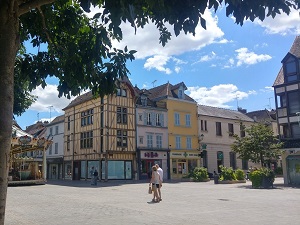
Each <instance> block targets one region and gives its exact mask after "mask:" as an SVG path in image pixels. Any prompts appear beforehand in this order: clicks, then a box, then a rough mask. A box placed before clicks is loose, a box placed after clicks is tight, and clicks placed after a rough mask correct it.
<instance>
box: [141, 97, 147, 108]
mask: <svg viewBox="0 0 300 225" xmlns="http://www.w3.org/2000/svg"><path fill="white" fill-rule="evenodd" d="M141 103H142V106H147V97H146V96H145V95H142V96H141Z"/></svg>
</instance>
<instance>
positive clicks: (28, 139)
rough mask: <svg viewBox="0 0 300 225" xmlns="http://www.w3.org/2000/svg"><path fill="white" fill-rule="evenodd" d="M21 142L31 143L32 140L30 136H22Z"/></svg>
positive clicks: (24, 143) (23, 143) (22, 143)
mask: <svg viewBox="0 0 300 225" xmlns="http://www.w3.org/2000/svg"><path fill="white" fill-rule="evenodd" d="M19 142H20V144H21V145H27V144H28V143H30V142H31V137H29V136H27V135H26V136H21V137H19Z"/></svg>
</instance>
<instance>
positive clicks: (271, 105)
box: [268, 97, 273, 111]
mask: <svg viewBox="0 0 300 225" xmlns="http://www.w3.org/2000/svg"><path fill="white" fill-rule="evenodd" d="M271 98H273V97H270V98H268V99H269V107H270V111H271V110H272V105H271V100H270V99H271Z"/></svg>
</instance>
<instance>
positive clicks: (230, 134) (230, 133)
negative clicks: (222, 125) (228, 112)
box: [228, 123, 234, 137]
mask: <svg viewBox="0 0 300 225" xmlns="http://www.w3.org/2000/svg"><path fill="white" fill-rule="evenodd" d="M228 132H229V137H232V136H233V135H234V131H233V124H232V123H229V124H228Z"/></svg>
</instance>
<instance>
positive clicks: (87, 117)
mask: <svg viewBox="0 0 300 225" xmlns="http://www.w3.org/2000/svg"><path fill="white" fill-rule="evenodd" d="M93 114H94V109H89V110H86V111H84V112H81V126H82V127H83V126H87V125H90V124H93V119H94V118H93V117H94V116H93Z"/></svg>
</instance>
